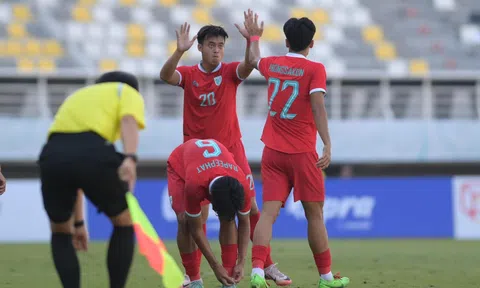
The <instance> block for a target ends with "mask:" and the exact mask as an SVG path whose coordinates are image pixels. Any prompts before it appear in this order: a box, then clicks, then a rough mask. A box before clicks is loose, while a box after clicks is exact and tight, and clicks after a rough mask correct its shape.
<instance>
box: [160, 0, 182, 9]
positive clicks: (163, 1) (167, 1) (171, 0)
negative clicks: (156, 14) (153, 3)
mask: <svg viewBox="0 0 480 288" xmlns="http://www.w3.org/2000/svg"><path fill="white" fill-rule="evenodd" d="M158 2H159V3H160V5H162V6H165V7H173V6H175V5H177V2H178V0H158Z"/></svg>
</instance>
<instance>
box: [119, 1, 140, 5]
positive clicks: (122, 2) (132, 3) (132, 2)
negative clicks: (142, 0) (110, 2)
mask: <svg viewBox="0 0 480 288" xmlns="http://www.w3.org/2000/svg"><path fill="white" fill-rule="evenodd" d="M120 4H121V5H123V6H135V4H137V1H136V0H120Z"/></svg>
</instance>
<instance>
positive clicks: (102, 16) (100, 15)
mask: <svg viewBox="0 0 480 288" xmlns="http://www.w3.org/2000/svg"><path fill="white" fill-rule="evenodd" d="M92 18H93V20H94V21H95V22H98V23H110V22H111V21H112V18H113V15H112V9H109V8H108V7H105V6H99V7H95V8H93V9H92Z"/></svg>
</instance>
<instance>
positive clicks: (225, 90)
mask: <svg viewBox="0 0 480 288" xmlns="http://www.w3.org/2000/svg"><path fill="white" fill-rule="evenodd" d="M247 15H253V12H252V11H250V10H249V11H248V13H246V14H245V17H247ZM235 26H236V27H237V28H238V30H239V32H240V33H241V34H242V35H243V36H244V37H245V38H246V39H247V48H246V52H245V60H244V61H243V62H231V63H225V62H222V60H223V56H224V49H225V41H226V39H227V38H228V34H227V32H226V31H225V30H224V29H223V28H222V27H220V26H214V25H208V26H204V27H202V28H201V29H200V31H198V34H197V35H196V36H194V37H193V38H190V36H189V32H190V25H189V24H187V23H185V24H184V25H182V26H181V27H180V31H176V33H177V50H176V51H175V52H174V53H173V55H172V56H171V57H170V58H169V59H168V60H167V62H166V63H165V64H164V66H163V67H162V70H161V71H160V78H161V79H162V80H164V81H165V82H167V83H169V84H171V85H175V86H180V87H182V88H183V89H184V111H183V135H184V142H185V141H187V140H189V139H193V138H199V139H208V138H212V139H215V140H218V141H219V142H220V143H222V144H223V145H225V147H227V148H228V150H229V151H230V152H231V153H232V154H233V155H234V158H235V162H236V163H238V165H239V166H240V168H241V169H242V171H243V172H244V173H245V174H246V177H247V179H248V182H249V187H248V188H249V190H250V195H251V196H252V199H251V202H252V211H251V214H250V226H251V227H250V230H251V235H250V238H251V239H252V241H253V231H254V229H255V226H256V224H257V222H258V220H259V219H260V213H259V210H258V207H257V202H256V200H255V186H254V182H253V176H252V172H251V169H250V166H249V164H248V161H247V157H246V155H245V149H244V147H243V143H242V140H241V133H240V126H239V123H238V117H237V111H236V95H237V87H238V86H239V85H240V84H241V83H242V81H243V80H244V79H246V78H247V77H248V76H249V75H250V73H251V72H252V70H253V66H251V65H249V63H248V58H249V57H248V53H249V52H248V51H249V47H250V43H249V41H248V39H249V35H248V33H247V31H246V30H245V29H244V28H241V27H240V26H238V25H235ZM195 39H197V40H198V45H197V49H198V51H200V52H201V53H202V61H201V62H200V63H199V64H198V65H194V66H180V67H177V66H178V63H179V61H180V59H181V58H182V56H183V54H184V53H185V52H186V51H187V50H189V49H190V47H192V45H193V44H194V42H195ZM203 204H204V206H203V207H202V217H203V219H204V220H205V219H206V217H207V216H208V201H205V202H204V203H203ZM204 229H206V228H204ZM182 237H189V236H188V235H182V234H181V233H180V232H179V233H178V236H177V238H179V239H178V241H187V240H188V239H181V238H182ZM201 257H202V255H201V254H199V255H198V259H197V262H196V263H197V264H196V265H198V267H200V263H201ZM184 261H186V260H185V259H182V262H184ZM184 266H185V265H184ZM265 267H266V268H265V276H266V278H267V279H270V280H274V281H275V283H276V284H277V285H279V286H285V285H290V284H291V283H292V281H291V280H290V278H289V277H288V276H286V275H285V274H283V273H282V272H280V270H278V268H277V266H276V265H275V264H274V263H273V261H272V259H271V257H270V253H268V256H267V259H266V262H265ZM188 276H189V275H188V273H187V276H186V277H185V283H184V285H185V287H187V286H188V283H189V279H188Z"/></svg>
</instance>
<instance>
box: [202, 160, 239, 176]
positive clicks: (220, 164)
mask: <svg viewBox="0 0 480 288" xmlns="http://www.w3.org/2000/svg"><path fill="white" fill-rule="evenodd" d="M215 167H223V168H227V169H230V170H233V171H235V172H238V166H237V165H234V164H232V163H229V162H223V161H222V160H212V161H209V162H205V163H203V164H202V165H200V166H198V167H197V171H198V174H200V173H202V172H203V171H206V170H208V169H212V168H215Z"/></svg>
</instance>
